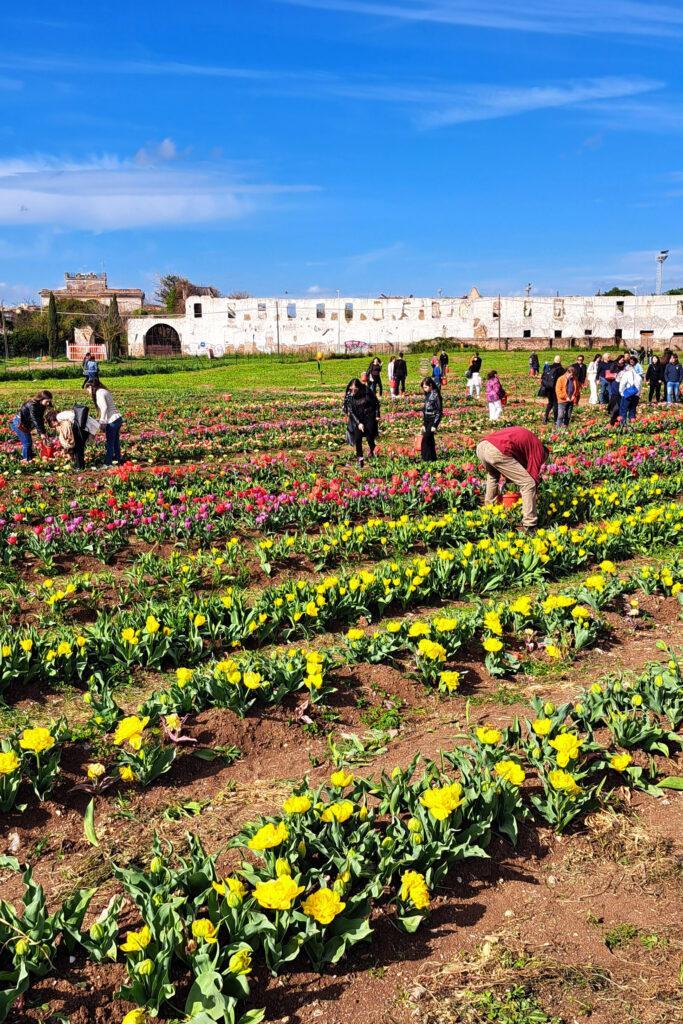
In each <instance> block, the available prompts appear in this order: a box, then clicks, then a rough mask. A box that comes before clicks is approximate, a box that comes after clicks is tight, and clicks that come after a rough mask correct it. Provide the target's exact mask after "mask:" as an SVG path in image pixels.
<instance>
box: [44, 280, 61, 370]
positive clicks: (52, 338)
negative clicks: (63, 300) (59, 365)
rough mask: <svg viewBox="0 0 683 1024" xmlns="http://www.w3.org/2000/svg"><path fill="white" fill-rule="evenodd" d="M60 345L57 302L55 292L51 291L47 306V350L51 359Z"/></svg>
mask: <svg viewBox="0 0 683 1024" xmlns="http://www.w3.org/2000/svg"><path fill="white" fill-rule="evenodd" d="M58 347H59V323H58V321H57V303H56V302H55V296H54V292H50V300H49V302H48V306H47V351H48V354H49V356H50V358H51V359H54V357H55V356H56V355H57V349H58Z"/></svg>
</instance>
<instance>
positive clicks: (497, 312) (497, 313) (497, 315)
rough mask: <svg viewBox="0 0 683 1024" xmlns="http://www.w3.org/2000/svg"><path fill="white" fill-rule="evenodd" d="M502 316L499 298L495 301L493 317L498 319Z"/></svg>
mask: <svg viewBox="0 0 683 1024" xmlns="http://www.w3.org/2000/svg"><path fill="white" fill-rule="evenodd" d="M499 318H500V302H499V300H498V299H496V300H495V302H494V303H493V319H494V320H498V319H499Z"/></svg>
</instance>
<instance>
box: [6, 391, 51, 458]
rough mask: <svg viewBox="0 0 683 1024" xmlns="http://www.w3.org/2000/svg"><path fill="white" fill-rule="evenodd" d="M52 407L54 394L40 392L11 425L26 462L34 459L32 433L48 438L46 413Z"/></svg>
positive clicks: (25, 403)
mask: <svg viewBox="0 0 683 1024" xmlns="http://www.w3.org/2000/svg"><path fill="white" fill-rule="evenodd" d="M51 405H52V392H51V391H39V392H38V394H37V395H36V396H35V398H29V400H28V402H24V404H23V405H22V407H21V409H20V410H19V412H18V414H17V415H16V416H15V417H14V419H13V420H12V422H11V423H10V427H11V428H12V432H13V433H15V434H16V435H17V438H18V439H19V443H20V444H21V457H22V459H23V460H24V462H30V461H31V459H32V458H33V440H32V438H31V432H32V431H33V430H35V432H36V433H37V434H38V436H39V437H46V436H47V431H46V429H45V413H46V411H47V409H48V408H49V407H50V406H51Z"/></svg>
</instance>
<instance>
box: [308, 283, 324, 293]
mask: <svg viewBox="0 0 683 1024" xmlns="http://www.w3.org/2000/svg"><path fill="white" fill-rule="evenodd" d="M306 294H307V295H321V294H322V288H321V287H320V285H319V284H312V285H311V287H310V288H307V289H306Z"/></svg>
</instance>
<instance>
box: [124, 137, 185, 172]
mask: <svg viewBox="0 0 683 1024" xmlns="http://www.w3.org/2000/svg"><path fill="white" fill-rule="evenodd" d="M177 156H178V149H177V147H176V144H175V142H174V141H173V139H169V138H165V139H162V140H161V142H156V143H154V145H151V146H142V147H141V148H140V149H139V150H138V151H137V153H136V154H135V156H134V157H133V159H134V160H135V163H136V164H142V165H143V166H147V165H149V164H157V163H162V162H164V161H166V160H175V158H176V157H177Z"/></svg>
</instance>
